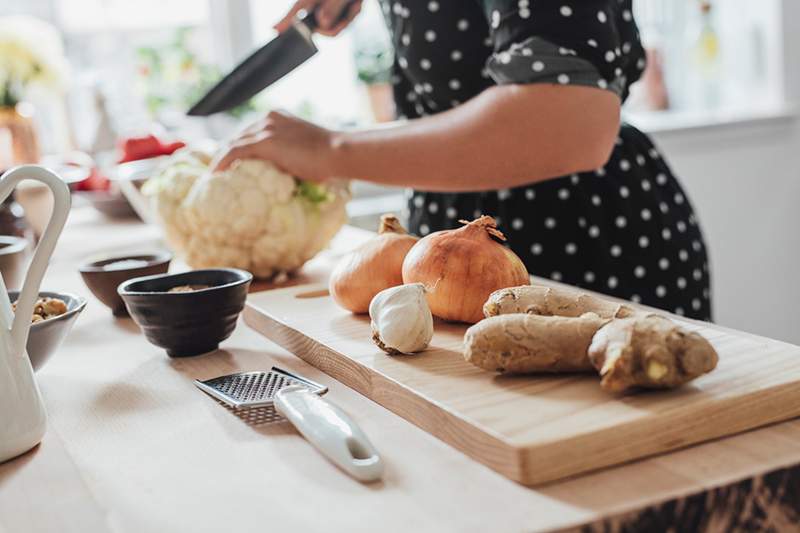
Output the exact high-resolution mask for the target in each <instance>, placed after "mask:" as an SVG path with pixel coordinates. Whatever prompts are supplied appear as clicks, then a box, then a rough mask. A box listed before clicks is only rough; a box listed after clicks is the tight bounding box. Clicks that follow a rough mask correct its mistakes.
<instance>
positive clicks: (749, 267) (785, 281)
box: [654, 119, 800, 344]
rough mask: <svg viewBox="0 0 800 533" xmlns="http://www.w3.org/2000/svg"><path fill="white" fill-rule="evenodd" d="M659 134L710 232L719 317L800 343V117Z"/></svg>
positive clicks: (728, 323) (736, 325)
mask: <svg viewBox="0 0 800 533" xmlns="http://www.w3.org/2000/svg"><path fill="white" fill-rule="evenodd" d="M654 140H655V142H656V143H657V144H658V145H659V146H660V148H661V149H662V150H663V152H664V153H665V154H666V157H667V159H668V161H669V162H670V164H671V166H672V168H673V170H674V172H675V174H676V175H677V176H678V178H679V179H680V180H681V181H682V183H683V185H684V187H685V188H686V190H687V192H688V194H689V197H690V198H691V200H692V202H693V203H694V207H695V209H696V210H697V213H698V217H699V219H700V223H701V225H702V228H703V230H704V232H705V237H706V242H707V244H708V247H709V249H710V254H711V272H712V287H713V300H714V320H715V321H716V322H718V323H719V324H722V325H725V326H730V327H733V328H736V329H741V330H744V331H750V332H753V333H758V334H760V335H765V336H767V337H773V338H777V339H781V340H785V341H789V342H792V343H796V344H800V121H798V120H794V119H790V120H785V121H779V122H778V123H770V124H767V125H762V126H754V125H750V126H740V127H736V128H735V129H734V130H733V131H731V130H730V129H728V128H710V129H707V130H704V131H702V132H692V133H687V132H682V133H674V134H661V135H658V134H657V135H654Z"/></svg>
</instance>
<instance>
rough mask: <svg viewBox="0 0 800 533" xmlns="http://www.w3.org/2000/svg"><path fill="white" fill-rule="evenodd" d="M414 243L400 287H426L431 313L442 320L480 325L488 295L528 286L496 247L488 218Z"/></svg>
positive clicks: (516, 261)
mask: <svg viewBox="0 0 800 533" xmlns="http://www.w3.org/2000/svg"><path fill="white" fill-rule="evenodd" d="M460 222H461V223H462V224H465V225H464V226H462V227H460V228H458V229H454V230H445V231H437V232H436V233H431V234H430V235H428V236H427V237H424V238H422V239H420V240H419V241H418V242H417V244H415V245H414V247H413V248H411V251H410V252H408V255H406V259H405V261H403V283H416V282H420V283H423V284H424V285H425V286H426V287H428V289H429V292H428V294H427V298H428V305H430V308H431V312H432V313H433V314H434V315H435V316H438V317H439V318H443V319H445V320H451V321H454V322H468V323H475V322H478V321H479V320H481V319H483V304H484V303H485V302H486V300H487V299H488V298H489V295H490V294H491V293H492V292H494V291H496V290H498V289H504V288H506V287H515V286H518V285H527V284H528V283H530V281H529V277H528V271H527V269H526V268H525V265H524V264H523V263H522V260H520V258H519V257H517V255H516V254H515V253H514V252H512V251H511V250H509V249H508V248H506V247H505V246H503V245H502V244H500V243H499V242H497V240H495V239H498V240H501V241H505V240H506V238H505V236H503V234H502V233H500V232H499V231H498V230H497V224H496V223H495V221H494V219H493V218H492V217H489V216H485V215H484V216H482V217H480V218H478V219H477V220H473V221H472V222H467V221H466V220H462V221H460Z"/></svg>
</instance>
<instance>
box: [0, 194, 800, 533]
mask: <svg viewBox="0 0 800 533" xmlns="http://www.w3.org/2000/svg"><path fill="white" fill-rule="evenodd" d="M365 235H366V233H365V232H360V231H359V230H355V229H352V228H347V229H346V230H343V232H342V233H341V234H340V235H339V236H338V237H337V239H336V240H335V241H334V244H333V249H332V250H331V251H327V252H325V253H323V254H321V255H320V256H319V257H318V258H317V259H315V260H314V261H312V262H311V263H310V264H309V265H307V268H306V269H304V271H303V274H302V275H301V276H300V278H299V281H303V282H306V281H314V280H317V281H318V280H321V279H324V277H325V276H326V274H327V272H328V271H329V269H330V266H331V264H332V259H334V258H335V257H336V255H337V253H340V252H341V251H342V250H344V249H346V248H347V247H350V246H352V245H353V243H354V242H357V241H358V240H359V239H362V238H364V236H365ZM158 238H159V236H158V231H157V230H156V229H155V228H152V227H148V226H144V225H142V224H140V223H134V222H111V221H108V220H106V219H103V218H101V217H100V215H98V214H96V213H95V212H94V211H92V210H91V209H89V208H81V209H75V210H74V211H73V213H72V215H71V219H70V222H69V224H68V226H67V229H66V230H65V233H64V235H63V237H62V239H61V241H60V243H59V246H58V248H57V250H56V253H55V255H54V256H53V259H52V261H51V264H50V268H49V271H48V274H47V277H46V278H45V282H44V284H43V287H42V288H43V290H48V289H50V290H59V291H70V292H76V293H79V294H84V295H86V296H87V297H88V298H89V306H88V307H87V309H86V310H85V312H84V314H83V315H82V316H81V317H80V318H79V320H78V322H77V324H76V325H75V328H74V330H73V331H72V333H71V335H70V337H69V338H68V339H67V340H66V342H65V344H64V346H62V348H61V350H60V352H59V353H58V354H56V355H55V356H54V358H53V359H52V360H51V361H50V362H49V363H48V364H47V365H46V367H45V368H44V369H43V370H42V371H40V372H39V374H38V380H39V385H40V387H41V390H42V394H43V396H44V399H45V403H46V405H47V409H48V412H49V417H50V418H49V426H48V432H47V435H46V436H45V438H44V441H43V442H42V444H41V445H40V446H39V447H38V448H36V449H34V450H33V451H31V452H29V453H27V454H26V455H24V456H22V457H20V458H18V459H15V460H13V461H10V462H7V463H3V464H0V531H3V532H6V531H8V532H17V531H20V532H26V533H28V532H37V531H76V532H78V531H79V532H90V531H120V532H146V531H193V532H196V531H223V530H224V531H242V532H244V531H287V530H290V529H291V530H296V531H327V532H330V531H374V530H380V531H395V530H397V531H404V532H408V531H413V532H421V531H490V530H491V531H537V530H560V529H570V528H578V527H581V526H586V527H587V528H588V530H592V529H597V530H604V529H606V528H613V527H617V526H621V525H623V524H627V525H629V526H630V527H632V528H633V529H638V530H653V529H655V530H661V529H666V528H668V527H670V526H675V528H676V529H678V530H682V531H686V530H690V529H692V528H695V527H699V526H703V527H707V528H708V529H710V530H720V531H722V530H730V529H755V528H762V527H773V528H776V529H781V528H783V527H785V528H787V529H789V528H791V527H796V523H797V520H798V519H800V515H799V513H800V420H797V419H796V420H792V421H789V422H784V423H781V424H776V425H772V426H768V427H765V428H762V429H759V430H756V431H750V432H747V433H744V434H740V435H737V436H734V437H729V438H726V439H720V440H717V441H714V442H709V443H706V444H702V445H699V446H694V447H691V448H687V449H684V450H680V451H677V452H673V453H670V454H666V455H661V456H657V457H653V458H650V459H646V460H642V461H637V462H634V463H630V464H627V465H623V466H620V467H616V468H611V469H607V470H603V471H600V472H597V473H593V474H590V475H585V476H580V477H576V478H573V479H568V480H566V481H561V482H557V483H553V484H549V485H546V486H543V487H536V488H528V487H524V486H522V485H518V484H516V483H514V482H512V481H509V480H508V479H506V478H504V477H502V476H500V475H499V474H496V473H495V472H493V471H491V470H489V469H488V468H487V467H485V466H483V465H481V464H479V463H477V462H475V461H473V460H471V459H469V458H468V457H466V456H465V455H463V454H461V453H460V452H458V451H456V450H455V449H453V448H451V447H450V446H448V445H446V444H444V443H443V442H441V441H439V440H437V439H436V438H434V437H432V436H430V435H428V434H427V433H425V432H423V431H422V430H420V429H418V428H417V427H415V426H413V425H412V424H410V423H408V422H406V421H405V420H403V419H401V418H400V417H398V416H395V415H394V414H392V413H391V412H389V411H387V410H386V409H384V408H382V407H381V406H379V405H377V404H375V403H373V402H372V401H370V400H368V399H366V398H364V397H363V396H360V395H359V394H358V393H356V392H354V391H352V390H350V389H348V388H347V387H345V386H343V385H342V384H340V383H338V382H337V381H335V380H333V379H331V378H330V377H328V376H327V375H325V374H323V373H322V372H320V371H318V370H317V369H316V368H314V367H312V366H309V365H308V364H306V363H304V362H303V361H301V360H300V359H298V358H296V357H295V356H293V355H291V354H289V353H288V352H286V351H285V350H283V349H281V348H279V347H278V346H277V345H275V344H273V343H271V342H270V341H267V340H266V339H264V338H263V337H261V336H260V335H258V334H257V333H255V332H253V331H251V330H250V329H249V328H247V327H246V326H245V325H244V324H241V323H240V325H239V327H238V328H237V330H236V331H235V332H234V334H233V336H232V337H231V338H230V339H229V340H227V341H226V342H225V343H223V345H222V350H220V351H217V352H215V353H213V354H210V355H206V356H202V357H196V358H188V359H169V358H168V357H167V356H166V354H165V353H164V352H163V351H162V350H161V349H159V348H156V347H154V346H152V345H150V344H148V343H147V341H146V340H145V339H144V337H143V336H142V335H141V334H140V333H139V331H138V328H137V327H136V326H135V324H133V322H132V321H130V320H129V319H114V318H113V317H112V316H111V313H110V311H109V310H108V309H107V308H105V307H103V306H102V304H100V303H99V302H98V301H97V300H95V299H94V298H93V297H91V295H90V293H89V292H88V290H87V289H86V288H85V286H84V285H83V283H82V282H81V279H80V276H79V274H78V272H77V266H78V264H79V262H80V261H81V260H82V259H84V258H86V257H87V256H90V255H92V254H95V253H102V252H107V251H115V250H133V249H148V248H153V247H157V246H158ZM175 266H176V267H178V268H180V265H175ZM292 281H293V282H296V281H298V280H292ZM272 365H278V366H281V367H283V368H286V369H287V370H290V371H295V372H298V373H300V374H302V375H304V376H307V377H309V378H311V379H313V380H315V381H319V382H321V383H324V384H326V385H328V386H329V387H330V392H329V393H328V394H329V396H328V397H329V398H330V399H331V400H332V401H334V402H336V403H337V404H339V405H340V406H341V407H342V408H344V409H345V410H346V411H348V412H349V413H350V414H351V415H352V416H353V417H354V418H355V419H356V420H357V421H358V422H359V423H360V424H361V425H362V427H363V428H364V430H365V431H366V432H367V434H368V435H370V437H371V439H372V441H373V442H374V444H375V445H376V447H377V448H378V449H379V450H380V451H381V453H382V455H383V457H384V460H385V461H386V466H387V469H386V474H385V477H384V480H383V481H382V482H380V483H378V484H371V485H362V484H360V483H358V482H356V481H354V480H353V479H351V478H349V477H348V476H346V475H345V474H343V473H342V472H340V471H339V470H337V469H336V467H334V466H333V465H332V464H330V463H329V462H327V461H326V460H325V459H324V458H323V457H322V456H321V455H320V454H319V453H318V452H317V451H316V450H315V449H314V448H312V447H311V446H310V445H309V444H308V443H307V442H306V441H305V440H303V439H302V437H300V436H299V435H298V434H297V432H296V431H295V430H294V429H293V428H292V427H291V426H290V425H289V424H288V423H278V424H272V425H265V426H257V427H253V426H248V425H246V424H245V423H244V422H243V421H242V420H240V419H239V418H237V417H236V416H233V415H232V414H231V413H230V412H228V411H227V410H225V409H223V408H221V407H220V406H219V405H217V404H216V403H215V402H214V401H212V400H211V399H210V398H209V397H207V396H206V395H204V394H202V393H201V392H200V391H199V390H197V389H196V388H195V387H194V385H193V384H192V380H193V379H195V378H207V377H211V376H215V375H220V374H227V373H231V372H236V371H243V370H260V369H269V367H270V366H272ZM793 524H794V526H793Z"/></svg>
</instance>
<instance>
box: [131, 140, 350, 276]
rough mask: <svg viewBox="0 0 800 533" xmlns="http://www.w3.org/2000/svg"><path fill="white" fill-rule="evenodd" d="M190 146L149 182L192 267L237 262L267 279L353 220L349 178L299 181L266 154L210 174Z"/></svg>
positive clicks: (172, 238)
mask: <svg viewBox="0 0 800 533" xmlns="http://www.w3.org/2000/svg"><path fill="white" fill-rule="evenodd" d="M210 161H211V155H210V154H208V153H205V152H198V151H192V150H189V149H184V150H180V151H178V152H176V153H175V154H174V155H173V156H172V157H171V158H170V160H169V162H168V164H167V165H166V166H165V167H163V168H162V170H161V172H160V173H158V174H157V175H156V176H154V177H153V178H152V179H151V180H150V181H148V183H147V184H146V185H145V187H144V188H143V192H144V193H145V194H146V195H147V196H149V197H150V198H151V202H152V203H153V204H154V208H155V209H154V210H155V213H156V215H157V217H158V219H159V221H160V222H161V224H162V226H163V227H164V231H165V235H166V238H167V241H168V242H169V243H170V245H171V246H172V247H173V248H175V249H176V251H178V252H179V253H180V254H182V255H183V257H184V259H185V260H186V262H187V263H188V264H189V265H190V266H192V267H193V268H209V267H219V266H227V267H235V268H242V269H245V270H249V271H250V272H252V273H253V275H255V276H256V277H260V278H266V277H271V276H274V275H275V274H278V273H280V272H291V271H293V270H296V269H298V268H300V267H301V266H302V265H303V264H304V263H305V262H306V261H308V260H309V259H311V258H312V257H313V256H314V255H316V254H317V253H319V252H320V250H322V249H323V248H324V247H325V246H326V245H327V244H328V243H329V242H330V240H331V239H332V238H333V236H334V235H335V234H336V232H337V231H339V229H340V228H341V227H342V225H344V223H345V222H346V220H347V215H346V211H345V204H346V203H347V200H349V198H350V194H349V191H348V188H347V185H346V184H343V183H336V184H326V185H324V186H321V185H314V184H308V183H303V182H299V181H298V180H296V179H295V178H293V177H292V176H290V175H288V174H286V173H284V172H281V171H280V170H278V169H277V168H276V167H275V166H274V165H272V164H270V163H267V162H264V161H260V160H243V161H236V162H234V163H233V165H231V166H230V167H229V168H228V169H227V170H225V171H223V172H216V173H211V172H209V169H208V166H209V164H210Z"/></svg>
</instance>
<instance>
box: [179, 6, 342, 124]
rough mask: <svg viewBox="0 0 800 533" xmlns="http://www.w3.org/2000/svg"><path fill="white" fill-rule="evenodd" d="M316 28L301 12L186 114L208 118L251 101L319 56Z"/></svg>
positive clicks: (311, 16) (312, 17)
mask: <svg viewBox="0 0 800 533" xmlns="http://www.w3.org/2000/svg"><path fill="white" fill-rule="evenodd" d="M353 3H354V0H351V1H350V2H347V3H346V4H345V5H344V6H343V7H342V10H341V11H340V13H339V17H338V19H337V20H336V22H335V23H334V24H333V25H334V26H335V25H336V24H338V23H339V22H341V21H342V20H344V19H345V18H346V17H347V13H348V12H349V10H350V7H351V6H352V5H353ZM316 29H317V19H316V13H315V12H314V11H310V12H301V14H300V15H299V16H298V18H297V20H296V21H295V23H294V24H293V25H292V26H291V27H290V28H289V29H287V30H286V31H284V32H283V33H281V34H280V35H278V36H277V37H275V38H274V39H273V40H271V41H270V42H268V43H267V44H265V45H264V46H262V47H261V48H259V49H258V50H256V51H255V52H253V53H252V54H251V55H250V56H249V57H247V59H245V60H244V61H242V62H241V63H239V65H237V66H236V67H235V68H234V69H233V70H232V71H231V72H230V73H228V75H227V76H225V77H224V78H222V79H221V80H220V81H219V82H217V84H216V85H214V87H212V88H211V89H210V90H209V91H208V92H207V93H206V95H205V96H203V98H201V99H200V101H199V102H197V103H196V104H194V105H193V106H192V108H191V109H189V111H188V112H187V115H190V116H195V117H206V116H209V115H213V114H214V113H219V112H220V111H226V110H228V109H231V108H233V107H236V106H237V105H239V104H241V103H243V102H245V101H247V100H248V99H249V98H252V97H253V96H255V95H256V94H258V93H259V92H261V91H262V90H264V89H265V88H267V87H268V86H270V85H272V84H273V83H275V82H276V81H278V80H279V79H281V78H283V77H284V76H285V75H287V74H288V73H290V72H291V71H293V70H294V69H296V68H297V67H298V66H300V65H301V64H303V63H304V62H305V61H307V60H308V59H309V58H310V57H311V56H313V55H314V54H316V53H317V47H316V45H314V41H313V40H312V39H311V35H312V34H313V33H314V31H315V30H316Z"/></svg>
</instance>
